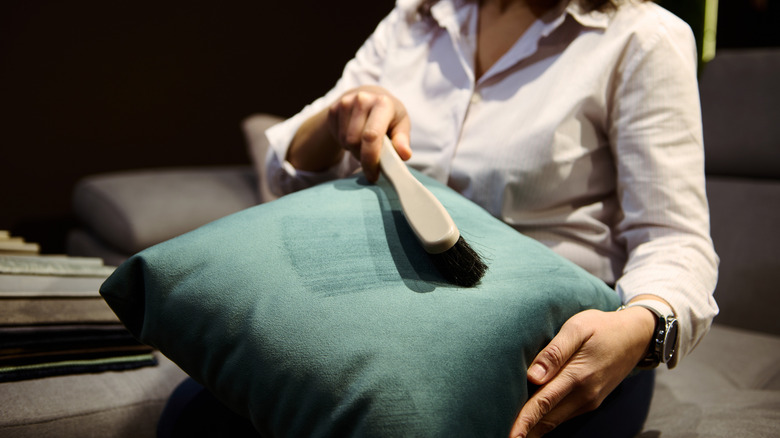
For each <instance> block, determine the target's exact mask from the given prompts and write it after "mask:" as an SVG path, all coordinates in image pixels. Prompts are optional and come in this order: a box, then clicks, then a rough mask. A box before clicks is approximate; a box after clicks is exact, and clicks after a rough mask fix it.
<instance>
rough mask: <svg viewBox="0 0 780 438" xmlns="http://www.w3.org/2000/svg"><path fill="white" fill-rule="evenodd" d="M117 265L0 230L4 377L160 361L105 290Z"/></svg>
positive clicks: (0, 373) (0, 365) (0, 366)
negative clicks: (50, 249) (46, 249)
mask: <svg viewBox="0 0 780 438" xmlns="http://www.w3.org/2000/svg"><path fill="white" fill-rule="evenodd" d="M113 271H114V268H113V267H111V266H105V265H104V264H103V261H102V259H99V258H92V257H67V256H57V255H41V254H40V246H39V245H38V244H36V243H30V242H26V241H24V239H22V238H19V237H13V236H11V235H10V233H9V232H7V231H2V230H0V382H8V381H16V380H23V379H31V378H39V377H49V376H57V375H64V374H77V373H88V372H102V371H115V370H126V369H133V368H139V367H143V366H150V365H155V364H156V363H157V362H156V359H155V357H154V355H153V350H152V348H151V347H148V346H146V345H143V344H141V343H139V342H138V341H136V340H135V339H134V338H133V337H132V336H131V335H130V333H129V332H128V331H127V330H126V329H125V328H124V326H123V325H122V323H121V322H120V321H119V320H118V319H117V317H116V315H114V313H113V311H112V310H111V309H110V308H109V307H108V305H107V304H106V302H105V301H104V300H103V298H102V297H101V296H100V293H99V290H100V286H101V284H103V281H104V280H105V279H106V278H107V277H108V276H109V275H111V273H112V272H113Z"/></svg>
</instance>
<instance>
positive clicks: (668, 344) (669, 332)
mask: <svg viewBox="0 0 780 438" xmlns="http://www.w3.org/2000/svg"><path fill="white" fill-rule="evenodd" d="M677 330H678V327H677V320H676V319H671V320H669V321H668V322H667V324H666V336H665V337H664V351H663V355H664V357H663V362H664V363H666V362H669V360H670V359H671V358H672V356H673V355H674V349H675V346H676V345H677Z"/></svg>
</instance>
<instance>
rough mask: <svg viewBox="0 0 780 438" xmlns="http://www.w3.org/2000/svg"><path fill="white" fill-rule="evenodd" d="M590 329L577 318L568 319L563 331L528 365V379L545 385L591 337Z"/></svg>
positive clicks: (562, 328)
mask: <svg viewBox="0 0 780 438" xmlns="http://www.w3.org/2000/svg"><path fill="white" fill-rule="evenodd" d="M588 330H589V329H588V328H586V327H583V326H582V325H581V324H579V323H578V322H577V321H576V320H575V319H570V320H569V321H567V322H566V323H565V324H564V325H563V327H561V331H560V332H558V334H557V335H556V336H555V337H554V338H553V339H552V341H550V343H549V344H548V345H547V346H546V347H545V348H544V349H543V350H542V351H541V352H540V353H539V354H537V355H536V358H534V360H533V362H531V366H529V367H528V380H530V381H531V383H533V384H535V385H543V384H545V383H547V382H548V381H549V380H550V379H551V378H553V377H554V376H555V375H556V374H558V372H559V371H560V370H561V368H563V366H564V365H565V364H566V362H568V361H569V358H570V357H572V355H574V353H576V352H577V351H578V350H579V349H580V347H582V345H583V344H584V343H585V342H586V341H587V340H588V338H589V337H590V332H589V331H588Z"/></svg>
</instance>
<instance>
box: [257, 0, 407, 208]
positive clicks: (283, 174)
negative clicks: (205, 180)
mask: <svg viewBox="0 0 780 438" xmlns="http://www.w3.org/2000/svg"><path fill="white" fill-rule="evenodd" d="M403 16H404V15H403V12H402V11H401V10H400V9H399V8H398V7H396V8H395V9H393V11H391V12H390V14H389V15H388V16H387V17H385V18H384V19H383V20H382V21H381V22H380V23H379V25H378V26H377V28H376V29H375V30H374V32H373V33H372V34H371V36H370V37H369V38H368V39H367V40H366V41H365V42H364V43H363V45H362V46H361V47H360V49H358V51H357V53H356V54H355V57H354V58H352V59H351V60H350V61H349V62H348V63H347V64H346V66H345V68H344V71H343V72H342V76H341V78H340V79H339V80H338V81H337V83H336V85H335V86H334V87H333V88H332V89H331V90H330V91H328V92H327V93H326V94H325V95H324V96H322V97H320V98H319V99H317V100H315V101H314V102H312V103H311V104H309V105H307V106H306V107H304V108H303V109H302V110H301V112H299V113H298V114H296V115H295V116H293V117H291V118H290V119H288V120H286V121H284V122H282V123H280V124H277V125H275V126H274V127H272V128H270V129H269V130H268V131H266V136H267V138H268V141H269V144H270V147H269V150H268V155H267V156H266V163H265V166H266V167H265V170H266V171H265V175H266V178H267V179H268V180H267V183H268V186H269V187H270V189H271V191H272V192H273V193H274V194H275V195H277V196H282V195H285V194H287V193H291V192H293V191H297V190H301V189H304V188H306V187H310V186H313V185H315V184H318V183H321V182H324V181H328V180H331V179H334V178H339V177H343V176H347V175H349V174H350V173H352V172H354V171H355V170H356V169H357V168H358V167H359V163H358V162H357V160H355V159H354V158H353V157H352V156H351V155H350V154H345V155H344V160H342V161H341V162H340V163H337V164H336V165H334V166H333V167H331V168H330V169H327V170H326V171H323V172H308V171H301V170H298V169H295V167H293V165H292V164H290V163H289V162H288V161H286V160H285V157H286V156H287V149H288V148H289V146H290V142H291V141H292V139H293V137H294V136H295V133H296V132H297V131H298V128H299V127H300V126H301V124H302V123H303V122H304V121H306V120H307V119H308V118H309V117H311V116H313V115H314V114H316V113H317V112H319V111H321V110H323V109H324V108H326V107H327V106H328V105H330V104H331V103H333V102H334V101H335V100H336V99H337V98H338V97H339V96H341V95H342V94H344V93H345V92H347V91H349V90H351V89H353V88H356V87H358V86H361V85H376V84H378V83H379V80H380V76H381V72H382V64H383V62H384V59H385V55H386V52H387V46H388V42H389V41H390V39H391V38H392V37H393V34H394V27H395V26H396V25H397V24H398V22H399V20H402V19H403Z"/></svg>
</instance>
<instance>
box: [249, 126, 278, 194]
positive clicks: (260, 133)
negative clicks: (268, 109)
mask: <svg viewBox="0 0 780 438" xmlns="http://www.w3.org/2000/svg"><path fill="white" fill-rule="evenodd" d="M282 120H283V119H282V118H281V117H279V116H275V115H273V114H263V113H260V114H253V115H251V116H249V117H247V118H246V119H244V121H243V123H242V125H241V127H242V129H243V131H244V138H245V139H246V143H247V148H248V149H249V155H250V157H252V163H253V165H254V168H255V173H256V174H257V191H258V193H259V196H260V201H262V202H268V201H273V200H274V199H276V198H277V196H276V195H274V194H273V193H272V192H271V189H269V188H268V183H267V182H266V180H265V157H266V155H267V154H268V138H266V136H265V130H266V129H268V128H270V127H271V126H273V125H275V124H277V123H279V122H281V121H282Z"/></svg>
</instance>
